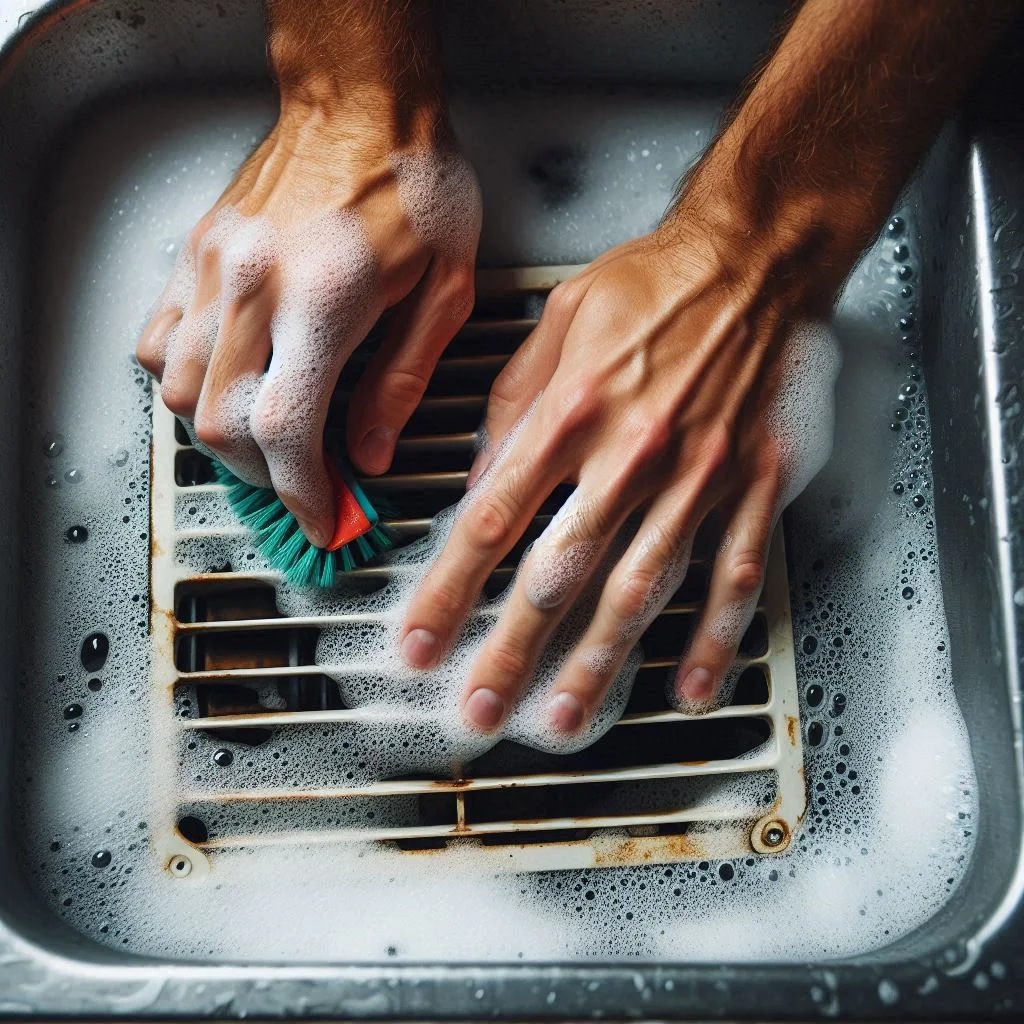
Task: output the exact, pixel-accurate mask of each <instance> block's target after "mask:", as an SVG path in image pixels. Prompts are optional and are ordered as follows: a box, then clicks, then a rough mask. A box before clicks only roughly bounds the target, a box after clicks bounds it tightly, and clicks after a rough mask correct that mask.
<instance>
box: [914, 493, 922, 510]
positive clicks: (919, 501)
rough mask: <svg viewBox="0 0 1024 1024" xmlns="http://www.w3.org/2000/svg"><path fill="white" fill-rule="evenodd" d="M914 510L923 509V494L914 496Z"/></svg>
mask: <svg viewBox="0 0 1024 1024" xmlns="http://www.w3.org/2000/svg"><path fill="white" fill-rule="evenodd" d="M914 508H924V495H923V494H915V495H914Z"/></svg>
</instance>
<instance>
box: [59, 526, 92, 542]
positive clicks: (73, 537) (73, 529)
mask: <svg viewBox="0 0 1024 1024" xmlns="http://www.w3.org/2000/svg"><path fill="white" fill-rule="evenodd" d="M64 536H65V537H67V539H68V540H69V541H70V542H71V543H72V544H84V543H85V542H86V541H87V540H88V539H89V531H88V530H87V529H86V528H85V527H84V526H69V527H68V528H67V531H66V532H65V534H64Z"/></svg>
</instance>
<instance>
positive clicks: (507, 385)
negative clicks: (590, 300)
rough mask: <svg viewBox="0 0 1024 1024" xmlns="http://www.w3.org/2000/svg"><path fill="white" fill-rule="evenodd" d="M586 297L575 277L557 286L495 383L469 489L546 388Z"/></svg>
mask: <svg viewBox="0 0 1024 1024" xmlns="http://www.w3.org/2000/svg"><path fill="white" fill-rule="evenodd" d="M585 294H586V282H583V281H580V280H578V279H576V278H573V279H572V280H571V281H565V282H563V283H562V284H560V285H558V286H557V287H556V288H555V289H554V290H553V291H552V292H551V294H550V295H549V296H548V300H547V302H546V303H545V305H544V312H543V313H542V314H541V318H540V321H539V322H538V324H537V326H536V327H535V328H534V329H533V331H532V332H531V333H530V336H529V337H528V338H527V339H526V341H524V342H523V344H522V345H520V346H519V348H518V349H517V350H516V352H515V354H514V355H513V356H512V358H511V359H510V360H509V361H508V362H507V363H506V364H505V366H504V368H503V369H502V371H501V373H499V374H498V376H497V377H496V378H495V379H494V383H493V384H492V385H491V393H490V395H488V397H487V413H486V415H485V418H484V423H483V427H482V428H481V433H482V435H483V438H482V440H483V447H482V448H481V450H480V452H479V453H478V454H477V457H476V459H475V460H474V462H473V465H472V467H471V468H470V471H469V476H468V477H467V479H466V487H467V489H468V488H470V487H472V486H473V484H475V483H476V481H477V480H478V479H479V478H480V474H481V473H483V471H484V470H485V469H486V468H487V465H488V463H489V462H490V461H491V459H492V458H493V455H494V452H495V451H496V450H497V448H498V447H499V446H500V444H501V442H502V440H503V439H504V437H505V436H506V435H507V434H508V432H509V431H510V430H511V429H512V427H513V426H514V425H515V424H516V423H518V422H519V420H520V419H521V418H522V417H523V416H524V415H525V414H526V410H527V409H529V407H530V404H531V403H532V402H533V401H534V399H536V397H537V395H539V394H540V393H541V392H542V391H543V390H544V388H545V387H547V385H548V382H549V381H550V380H551V377H552V376H553V374H554V372H555V368H556V367H557V366H558V361H559V359H560V358H561V354H562V343H563V341H564V340H565V335H566V333H567V332H568V330H569V326H570V324H571V323H572V320H573V317H574V316H575V315H576V310H578V309H579V306H580V303H581V302H582V301H583V296H584V295H585Z"/></svg>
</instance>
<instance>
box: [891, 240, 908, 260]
mask: <svg viewBox="0 0 1024 1024" xmlns="http://www.w3.org/2000/svg"><path fill="white" fill-rule="evenodd" d="M892 258H893V259H894V260H895V261H896V262H897V263H903V262H905V261H906V260H908V259H910V249H909V248H908V247H907V246H906V245H904V244H903V243H902V242H901V243H900V244H899V245H897V246H896V248H895V249H893V251H892Z"/></svg>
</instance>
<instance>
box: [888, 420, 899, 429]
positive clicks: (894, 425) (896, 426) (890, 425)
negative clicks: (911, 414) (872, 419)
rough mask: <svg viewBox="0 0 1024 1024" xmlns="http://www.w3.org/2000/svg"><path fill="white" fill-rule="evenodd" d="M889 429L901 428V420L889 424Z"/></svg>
mask: <svg viewBox="0 0 1024 1024" xmlns="http://www.w3.org/2000/svg"><path fill="white" fill-rule="evenodd" d="M889 429H890V430H893V431H896V430H901V429H902V428H901V427H900V423H899V420H893V421H892V423H890V424H889Z"/></svg>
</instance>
